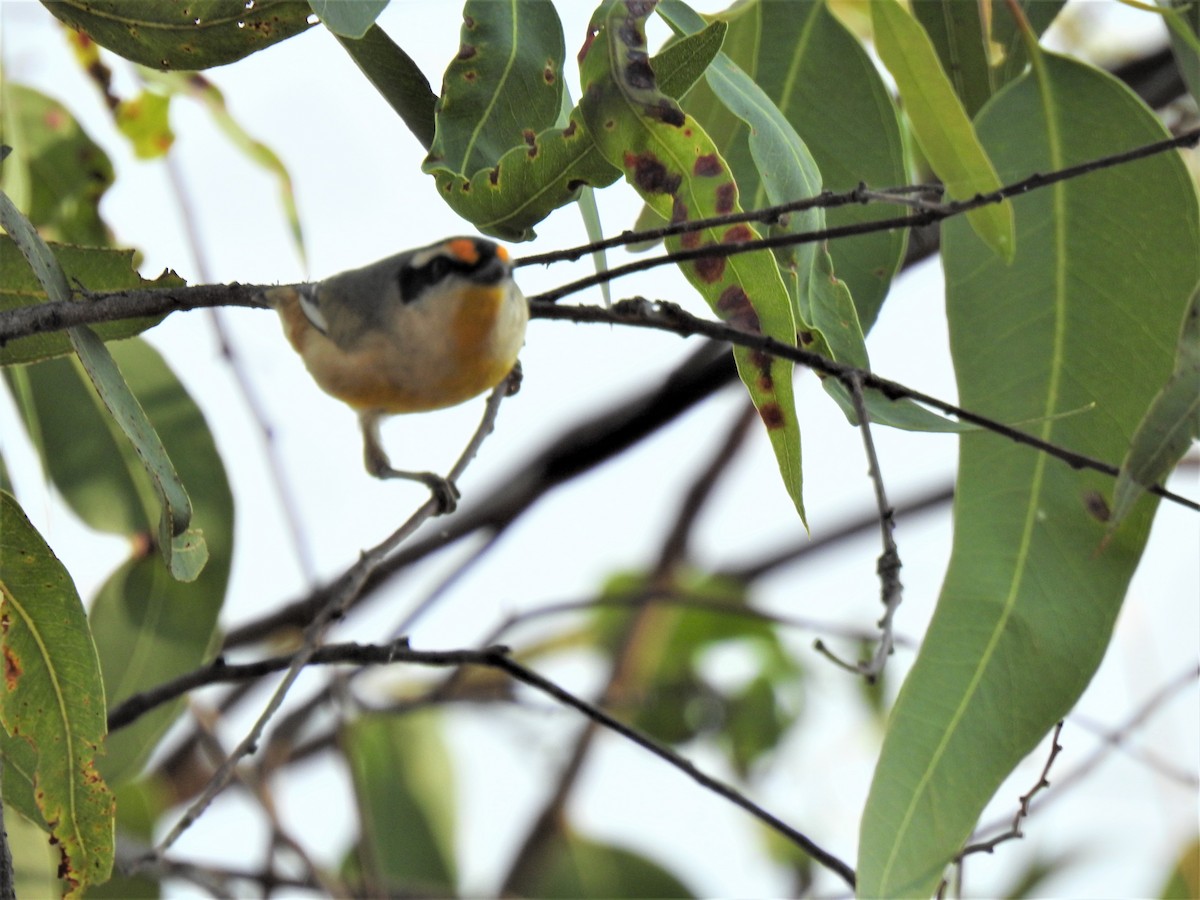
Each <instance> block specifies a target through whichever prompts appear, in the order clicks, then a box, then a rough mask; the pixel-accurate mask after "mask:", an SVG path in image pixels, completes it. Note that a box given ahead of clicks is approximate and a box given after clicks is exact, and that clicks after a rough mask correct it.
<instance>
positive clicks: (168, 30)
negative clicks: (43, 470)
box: [44, 0, 313, 71]
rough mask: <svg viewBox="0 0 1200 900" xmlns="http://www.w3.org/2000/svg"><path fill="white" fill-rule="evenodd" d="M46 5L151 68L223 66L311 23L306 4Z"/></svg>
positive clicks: (97, 1) (64, 0)
mask: <svg viewBox="0 0 1200 900" xmlns="http://www.w3.org/2000/svg"><path fill="white" fill-rule="evenodd" d="M44 5H45V7H46V8H47V9H48V10H50V12H52V13H53V14H54V15H55V16H57V17H58V18H59V19H61V20H62V21H63V22H65V23H66V24H68V25H70V26H71V27H72V28H74V29H75V30H76V31H79V32H82V33H84V34H87V36H88V37H90V38H91V39H92V40H94V41H95V42H96V43H98V44H100V46H102V47H107V48H108V49H109V50H111V51H112V52H113V53H116V54H119V55H121V56H123V57H125V58H126V59H131V60H133V61H134V62H137V63H141V64H142V65H144V66H150V67H151V68H152V69H185V70H188V71H195V70H197V69H207V68H210V67H212V66H223V65H225V64H226V63H231V62H236V61H237V60H239V59H242V58H243V57H245V56H249V55H250V54H251V53H254V52H256V51H258V50H263V49H265V48H267V47H269V46H271V45H272V44H277V43H279V42H280V41H283V40H287V39H288V38H290V37H292V36H293V35H297V34H300V33H301V32H302V31H307V30H308V29H309V28H310V27H312V24H313V23H312V22H311V21H309V17H310V16H312V14H313V13H312V10H311V9H310V8H309V5H308V3H306V2H305V0H255V2H254V3H253V4H250V3H247V2H246V0H192V2H190V3H130V2H129V0H86V2H85V0H54V2H52V3H50V2H45V3H44Z"/></svg>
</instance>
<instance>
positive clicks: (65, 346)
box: [0, 234, 184, 366]
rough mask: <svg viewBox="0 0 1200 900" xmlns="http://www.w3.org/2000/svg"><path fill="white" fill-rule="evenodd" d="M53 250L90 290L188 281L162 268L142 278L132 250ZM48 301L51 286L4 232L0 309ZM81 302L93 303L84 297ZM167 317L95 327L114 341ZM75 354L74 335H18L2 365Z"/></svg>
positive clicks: (0, 237) (0, 353)
mask: <svg viewBox="0 0 1200 900" xmlns="http://www.w3.org/2000/svg"><path fill="white" fill-rule="evenodd" d="M52 249H53V251H54V256H55V258H57V259H58V261H59V263H60V264H61V265H62V268H63V271H64V272H66V274H67V278H68V280H69V281H70V283H71V284H76V285H80V284H81V285H84V287H85V288H86V289H87V290H89V291H96V292H98V293H99V292H102V291H123V290H145V289H148V288H155V287H164V288H165V287H178V286H180V285H182V284H183V283H184V282H183V279H181V278H180V277H179V276H178V275H176V274H175V273H174V272H171V271H166V272H163V274H162V275H160V276H159V277H158V278H156V279H154V280H153V281H147V280H146V279H144V278H142V277H141V276H140V275H138V273H137V270H136V269H135V268H134V266H133V251H132V250H103V249H95V248H90V247H71V246H66V245H63V244H55V245H53V246H52ZM49 299H50V296H49V294H48V293H47V292H46V289H45V288H44V287H42V285H41V283H40V282H39V281H38V279H37V276H36V275H34V273H33V271H32V270H31V269H30V268H29V265H28V264H27V263H26V262H25V260H24V259H23V258H22V256H21V253H20V251H18V250H17V245H16V244H14V243H13V240H12V238H10V237H9V236H8V235H4V234H0V311H3V310H9V309H16V308H17V307H19V306H31V305H33V304H35V303H45V302H47V301H48V300H49ZM79 302H80V303H87V302H89V301H88V299H87V297H86V296H85V297H83V298H82V299H80V300H79ZM162 319H163V317H162V316H147V317H141V318H136V319H122V320H120V321H118V322H105V323H103V324H99V325H94V326H92V330H93V331H95V332H96V334H97V335H99V336H100V337H101V338H102V339H104V340H106V341H111V340H117V339H120V338H127V337H133V335H135V334H140V333H141V332H143V331H145V330H146V329H147V328H150V327H151V326H153V325H157V324H158V323H159V322H161V321H162ZM71 352H72V348H71V339H70V338H69V337H68V336H67V335H66V334H64V333H63V332H61V331H48V332H43V333H42V334H36V335H33V336H32V337H25V338H17V339H16V340H12V341H9V342H8V343H7V344H5V345H4V346H3V347H0V366H11V365H13V364H14V363H27V362H36V361H37V360H40V359H49V358H51V357H55V356H62V355H63V354H65V353H71Z"/></svg>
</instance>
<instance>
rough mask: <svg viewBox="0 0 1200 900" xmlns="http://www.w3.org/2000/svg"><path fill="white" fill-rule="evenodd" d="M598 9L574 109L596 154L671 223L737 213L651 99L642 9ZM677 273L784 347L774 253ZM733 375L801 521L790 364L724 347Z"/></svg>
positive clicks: (715, 160) (740, 236)
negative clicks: (758, 421)
mask: <svg viewBox="0 0 1200 900" xmlns="http://www.w3.org/2000/svg"><path fill="white" fill-rule="evenodd" d="M639 10H642V11H641V12H640V14H639V12H636V11H628V10H627V8H626V7H625V6H623V5H621V4H614V3H610V4H606V5H605V6H604V7H602V9H601V10H600V11H598V12H597V14H596V16H595V17H593V20H592V25H591V34H592V37H591V38H590V39H589V42H588V43H587V45H585V48H584V50H583V51H582V56H581V63H580V72H581V76H580V77H581V81H582V84H583V92H584V93H583V99H582V100H581V102H580V107H579V108H580V110H581V111H582V113H583V116H584V120H585V121H586V123H587V125H588V129H589V130H590V131H591V132H592V134H593V136H594V137H595V140H596V142H597V145H598V146H599V147H600V148H601V151H602V152H603V154H604V156H605V158H607V159H608V161H609V162H610V163H612V164H613V165H614V166H619V167H620V168H621V170H622V171H623V172H624V173H625V177H626V179H627V180H628V181H629V183H630V184H631V185H633V186H634V187H635V188H636V189H637V190H638V192H639V193H640V194H641V196H642V199H643V200H645V201H646V202H647V203H649V204H650V205H651V206H653V207H654V208H655V210H656V211H657V212H658V214H659V215H661V216H663V217H664V218H666V219H669V220H670V221H673V222H682V221H686V220H689V219H694V218H703V217H708V216H714V215H719V214H724V213H731V212H738V211H739V210H740V206H739V205H738V202H737V186H736V184H735V183H734V181H733V175H732V173H731V172H730V171H729V167H728V166H727V165H726V164H725V161H724V159H722V157H721V154H720V153H719V152H718V150H717V147H716V145H714V143H713V142H712V140H711V139H710V138H709V136H708V135H707V134H706V133H705V132H704V130H703V129H702V128H701V127H700V125H699V124H698V123H697V122H696V121H695V120H693V119H691V118H690V117H689V116H687V115H685V114H684V113H683V111H682V110H680V109H679V107H678V105H676V103H675V102H674V101H673V100H671V99H670V98H669V97H667V96H666V95H664V94H663V93H661V92H660V91H659V90H658V89H657V87H656V86H655V83H654V77H655V76H654V72H653V70H652V69H651V68H650V66H649V61H648V57H647V55H646V52H645V35H644V27H643V26H644V19H645V16H646V15H648V13H649V8H648V7H647V8H644V9H642V8H639ZM757 237H758V234H757V233H756V232H755V231H754V229H753V228H751V227H750V226H749V225H745V224H738V225H733V226H730V227H728V228H710V229H707V230H706V231H704V232H691V233H688V234H685V235H681V236H676V237H672V238H670V239H668V241H667V246H668V248H670V249H672V250H676V249H680V248H685V247H686V248H693V247H702V246H711V245H716V244H721V243H739V242H743V241H747V240H753V239H755V238H757ZM680 268H681V270H682V271H683V273H684V275H685V276H686V277H687V279H688V280H689V281H690V282H691V284H692V285H693V286H694V287H695V288H696V289H697V290H698V291H699V292H700V294H701V295H702V296H703V297H704V299H705V301H706V302H707V303H708V304H709V306H710V307H711V308H712V309H713V310H714V312H716V314H717V315H719V316H720V317H721V318H723V319H725V320H726V321H731V322H734V323H735V324H737V325H738V326H739V327H742V328H746V329H749V330H752V331H761V332H762V333H764V334H767V335H770V336H771V337H774V338H776V339H777V340H780V341H784V342H786V343H789V344H795V342H796V324H795V321H794V319H793V316H792V310H791V306H790V302H789V299H788V294H787V290H786V288H785V287H784V285H783V281H782V279H781V278H780V275H779V269H778V267H777V266H776V264H775V259H774V257H773V256H772V255H771V254H770V253H769V252H767V251H757V252H753V253H743V254H739V255H736V256H731V257H728V258H709V259H699V260H694V261H689V262H687V263H684V264H682V265H681V267H680ZM734 359H735V360H736V361H737V364H738V371H739V373H740V374H741V377H742V380H743V382H745V384H746V386H747V388H748V390H749V392H750V396H751V399H752V400H753V401H754V404H755V406H756V407H757V409H758V411H759V414H760V415H761V417H762V419H763V423H764V425H765V426H766V428H767V433H768V436H769V438H770V440H771V445H772V448H773V449H774V451H775V457H776V460H777V462H778V464H779V470H780V474H781V476H782V477H783V481H784V485H785V487H786V488H787V491H788V494H789V495H790V496H791V498H792V502H793V503H794V505H795V507H796V510H797V512H798V513H799V514H800V517H801V519H802V520H803V518H804V502H803V497H802V489H801V483H802V476H801V471H800V426H799V422H798V421H797V419H796V409H795V400H794V395H793V388H792V364H791V363H790V362H788V361H786V360H782V359H777V358H772V357H769V356H767V355H765V354H758V353H751V352H746V351H743V350H736V349H735V351H734Z"/></svg>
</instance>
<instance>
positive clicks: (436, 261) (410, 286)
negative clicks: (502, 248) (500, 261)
mask: <svg viewBox="0 0 1200 900" xmlns="http://www.w3.org/2000/svg"><path fill="white" fill-rule="evenodd" d="M479 249H480V250H481V251H483V252H482V253H481V254H480V257H479V259H477V260H476V261H475V262H465V261H463V260H460V259H458V258H457V257H454V256H450V255H447V254H445V253H439V254H437V255H435V256H434V257H433V258H432V259H430V260H429V261H428V262H426V263H425V264H424V265H421V266H414V265H404V266H401V267H400V272H399V276H398V277H399V281H400V300H401V301H402V302H404V303H412V302H413V301H414V300H416V299H418V298H419V297H420V296H421V295H422V294H423V293H424V292H425V290H426V289H427V288H429V287H431V286H432V285H435V284H437V283H438V282H439V281H442V280H443V279H444V278H445V277H446V276H447V275H449V274H450V273H451V272H459V273H462V274H464V275H470V274H471V273H473V272H477V271H479V270H480V269H482V268H483V267H484V266H486V265H487V264H488V263H490V262H491V261H492V260H493V258H494V257H495V255H496V254H495V251H494V250H493V249H492V248H491V247H486V248H485V247H480V248H479ZM489 251H490V252H489Z"/></svg>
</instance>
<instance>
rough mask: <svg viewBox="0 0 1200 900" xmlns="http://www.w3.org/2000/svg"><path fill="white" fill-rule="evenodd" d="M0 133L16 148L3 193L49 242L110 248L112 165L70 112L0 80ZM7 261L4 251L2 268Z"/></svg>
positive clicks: (1, 184) (5, 170) (0, 179)
mask: <svg viewBox="0 0 1200 900" xmlns="http://www.w3.org/2000/svg"><path fill="white" fill-rule="evenodd" d="M0 133H2V134H3V135H4V142H5V143H6V144H9V145H11V146H12V153H11V154H9V156H8V157H7V158H6V159H5V160H4V163H3V165H0V190H3V191H4V193H6V194H8V196H10V197H11V198H12V199H13V202H14V203H15V204H16V205H17V207H18V208H19V209H23V210H26V211H27V213H28V215H29V219H30V221H32V222H33V224H34V225H35V226H37V228H38V229H39V230H40V231H41V233H42V234H43V235H44V236H45V237H46V238H47V240H51V241H63V242H67V243H77V244H87V245H90V246H104V245H106V244H107V243H108V242H109V237H110V236H109V231H108V227H107V226H106V225H105V224H104V221H103V220H102V219H101V218H100V208H99V207H100V198H101V197H102V196H103V195H104V192H105V191H106V190H108V188H109V186H110V185H112V183H113V168H112V163H111V162H109V159H108V156H106V155H105V153H104V151H103V150H102V149H101V148H100V147H99V146H98V145H97V144H95V143H94V142H93V141H92V139H91V138H90V137H88V135H87V134H86V133H85V132H84V130H83V129H82V128H81V127H80V125H79V123H78V122H77V121H76V120H75V118H74V116H72V115H71V113H70V112H69V111H68V110H67V109H66V107H64V106H62V105H61V104H60V103H58V102H56V101H54V100H52V99H50V98H49V97H47V96H45V95H44V94H41V93H39V92H37V91H35V90H33V89H32V88H27V87H23V86H21V85H19V84H15V83H13V82H12V81H11V80H10V79H8V78H0ZM5 255H6V253H5V251H4V250H2V249H0V266H2V265H4V257H5ZM10 349H11V345H10V346H9V347H4V348H0V353H7V352H8V351H9V350H10Z"/></svg>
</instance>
